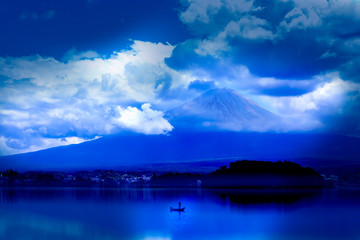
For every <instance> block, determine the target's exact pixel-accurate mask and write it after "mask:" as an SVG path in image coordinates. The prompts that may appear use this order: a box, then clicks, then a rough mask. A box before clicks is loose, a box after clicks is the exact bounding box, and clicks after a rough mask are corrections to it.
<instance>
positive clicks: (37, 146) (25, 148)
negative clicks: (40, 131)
mask: <svg viewBox="0 0 360 240" xmlns="http://www.w3.org/2000/svg"><path fill="white" fill-rule="evenodd" d="M98 138H99V137H98V136H97V137H94V138H93V139H84V138H79V137H65V138H42V137H39V138H35V139H32V142H33V144H32V145H25V144H24V143H23V142H22V141H21V140H19V139H13V138H7V137H4V136H0V156H2V155H11V154H19V153H26V152H35V151H39V150H43V149H47V148H52V147H59V146H67V145H71V144H79V143H83V142H87V141H91V140H94V139H98ZM13 144H16V145H18V147H9V145H10V146H12V145H13ZM19 145H20V146H19Z"/></svg>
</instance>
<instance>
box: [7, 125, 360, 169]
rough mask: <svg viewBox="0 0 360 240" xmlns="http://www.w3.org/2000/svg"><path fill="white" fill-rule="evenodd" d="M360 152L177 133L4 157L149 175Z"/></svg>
mask: <svg viewBox="0 0 360 240" xmlns="http://www.w3.org/2000/svg"><path fill="white" fill-rule="evenodd" d="M359 146H360V139H359V138H354V137H346V136H336V135H325V134H277V133H253V132H252V133H251V132H231V131H211V132H181V131H174V132H172V133H171V135H143V134H127V135H114V136H107V137H103V138H100V139H97V140H94V141H90V142H85V143H81V144H77V145H70V146H63V147H56V148H51V149H47V150H42V151H38V152H32V153H25V154H18V155H12V156H4V157H0V170H2V169H8V168H13V169H17V170H20V171H23V170H49V169H52V170H61V169H115V170H116V169H124V168H126V169H131V168H133V169H137V168H138V167H139V166H141V168H143V169H146V168H148V167H150V166H155V167H156V164H164V163H182V162H202V161H208V162H216V164H219V162H220V165H226V164H228V163H229V161H228V160H229V159H231V160H234V159H238V160H241V159H251V160H274V161H275V160H276V161H277V160H292V161H294V162H298V163H301V162H299V161H297V160H296V159H302V160H301V161H305V160H307V163H306V166H310V167H312V166H313V164H312V163H314V164H317V163H319V162H320V161H321V163H322V165H325V166H326V165H329V164H330V163H333V162H334V161H335V162H337V163H342V162H343V163H346V162H347V163H349V162H350V161H352V162H353V161H357V162H359V160H360V148H359ZM294 159H295V160H294ZM309 159H310V161H308V160H309ZM206 164H210V163H206ZM210 165H211V164H210ZM212 165H213V164H212ZM194 166H197V167H199V164H190V165H189V164H188V170H196V169H195V168H194ZM216 166H218V165H216ZM200 167H201V166H200ZM155 170H157V168H155ZM173 170H174V169H173Z"/></svg>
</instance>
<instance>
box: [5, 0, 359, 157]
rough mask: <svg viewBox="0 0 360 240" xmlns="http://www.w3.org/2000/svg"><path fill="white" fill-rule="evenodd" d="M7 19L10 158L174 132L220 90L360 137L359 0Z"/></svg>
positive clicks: (18, 7) (251, 0)
mask: <svg viewBox="0 0 360 240" xmlns="http://www.w3.org/2000/svg"><path fill="white" fill-rule="evenodd" d="M0 18H1V21H0V31H1V35H2V37H1V38H0V44H1V48H0V155H8V154H14V153H21V152H28V151H35V150H39V149H44V148H49V147H54V146H60V145H68V144H72V143H80V142H83V141H88V140H92V139H95V138H99V137H101V136H106V135H111V134H116V133H119V132H122V131H129V130H130V131H134V132H139V133H144V134H171V131H172V130H173V129H174V128H173V126H172V125H171V122H169V121H168V120H167V119H166V118H165V117H164V114H165V113H166V111H168V110H170V109H172V108H174V107H176V106H179V105H180V104H182V103H183V102H185V101H187V100H190V99H192V98H194V97H196V96H198V95H199V94H201V93H203V92H204V91H206V90H208V89H211V88H215V87H219V88H222V87H226V88H231V89H234V90H236V91H238V92H240V93H241V94H243V95H244V96H247V97H249V98H251V99H253V100H255V101H256V102H257V103H259V104H260V105H261V106H263V107H265V108H266V109H268V110H270V111H272V112H274V113H275V114H277V115H279V116H281V117H282V118H283V119H286V124H284V126H282V127H281V128H276V129H267V130H266V131H279V132H294V131H296V132H298V131H301V132H324V133H332V134H342V135H351V136H359V135H360V113H359V109H360V104H359V103H360V101H359V97H360V83H359V82H360V74H359V72H358V69H360V51H359V49H360V2H359V1H355V0H337V1H336V0H328V1H326V0H317V1H305V0H278V1H270V2H269V1H258V0H192V1H188V0H179V1H176V0H163V1H160V0H159V1H141V0H136V1H110V0H108V1H105V0H87V1H85V0H84V1H80V0H79V1H35V2H29V1H18V0H14V1H11V2H7V3H3V4H1V5H0ZM253 129H254V128H253ZM262 131H263V129H262Z"/></svg>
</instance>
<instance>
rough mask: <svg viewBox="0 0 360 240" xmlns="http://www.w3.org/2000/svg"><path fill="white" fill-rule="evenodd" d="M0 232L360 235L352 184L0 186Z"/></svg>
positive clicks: (359, 199)
mask: <svg viewBox="0 0 360 240" xmlns="http://www.w3.org/2000/svg"><path fill="white" fill-rule="evenodd" d="M179 200H180V201H181V202H182V205H183V206H185V207H186V209H185V212H181V213H179V212H171V211H170V206H173V207H177V203H178V202H179ZM0 239H65V240H67V239H326V240H329V239H330V240H331V239H359V240H360V190H359V189H331V190H301V191H285V190H276V191H271V190H231V191H230V190H227V191H221V190H197V189H182V190H173V189H61V188H60V189H0Z"/></svg>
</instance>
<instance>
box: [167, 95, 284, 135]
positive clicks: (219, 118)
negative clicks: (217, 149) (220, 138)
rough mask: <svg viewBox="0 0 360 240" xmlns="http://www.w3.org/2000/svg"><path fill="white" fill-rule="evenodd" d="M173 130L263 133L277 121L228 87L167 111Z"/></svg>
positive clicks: (274, 116)
mask: <svg viewBox="0 0 360 240" xmlns="http://www.w3.org/2000/svg"><path fill="white" fill-rule="evenodd" d="M166 117H167V119H168V120H169V121H170V123H171V124H172V125H173V126H175V128H179V127H180V128H189V127H191V128H195V129H199V128H200V129H202V128H207V129H209V128H211V127H212V128H219V129H226V130H237V131H239V130H250V131H251V130H255V131H258V130H260V131H261V130H265V128H268V127H269V126H270V125H271V124H273V123H274V122H275V121H276V120H279V119H280V118H279V117H278V116H276V115H275V114H273V113H271V112H269V111H267V110H266V109H264V108H262V107H260V106H259V105H258V104H257V103H255V102H254V101H252V100H250V99H248V98H246V97H244V96H242V95H240V94H239V93H237V92H235V91H234V90H231V89H228V88H222V89H212V90H209V91H207V92H205V93H204V94H202V95H200V96H199V97H197V98H195V99H193V100H191V101H189V102H186V103H184V104H183V105H181V106H179V107H177V108H175V109H173V110H171V111H169V112H167V114H166Z"/></svg>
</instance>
